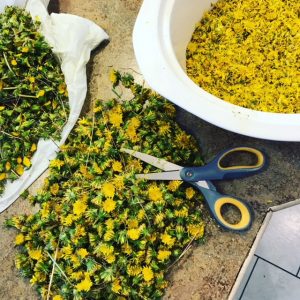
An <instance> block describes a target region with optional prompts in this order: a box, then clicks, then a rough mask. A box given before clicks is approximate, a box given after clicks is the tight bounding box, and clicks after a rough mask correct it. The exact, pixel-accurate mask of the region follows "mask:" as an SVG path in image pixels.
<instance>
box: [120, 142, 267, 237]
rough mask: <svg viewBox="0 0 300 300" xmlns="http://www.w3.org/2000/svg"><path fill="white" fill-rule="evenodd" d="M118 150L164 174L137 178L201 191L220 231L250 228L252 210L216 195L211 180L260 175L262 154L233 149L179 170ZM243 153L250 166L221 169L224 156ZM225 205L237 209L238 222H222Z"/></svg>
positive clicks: (143, 155) (239, 230)
mask: <svg viewBox="0 0 300 300" xmlns="http://www.w3.org/2000/svg"><path fill="white" fill-rule="evenodd" d="M121 151H122V152H126V153H128V154H130V155H131V156H134V157H136V158H138V159H140V160H142V161H144V162H146V163H148V164H151V165H153V166H155V167H156V168H159V169H161V170H164V171H165V172H157V173H148V174H137V175H136V178H142V179H148V180H182V181H185V182H187V183H189V184H191V185H192V186H194V187H195V188H196V189H198V190H199V191H201V193H202V194H203V196H204V198H205V200H206V203H207V204H208V207H209V210H210V212H211V214H212V216H213V217H214V219H215V220H216V222H217V223H218V224H219V225H220V226H221V227H222V228H224V229H227V230H230V231H234V232H244V231H247V230H248V229H250V227H251V225H252V221H253V216H254V211H253V209H252V207H251V206H250V205H249V204H248V203H247V202H246V201H244V200H241V199H238V198H235V197H232V196H229V195H223V194H221V193H219V192H218V191H217V189H216V187H215V186H214V185H213V183H212V182H211V181H210V180H226V179H234V178H242V177H247V176H250V175H254V174H256V173H259V172H261V171H262V170H263V169H264V167H265V166H266V156H265V155H264V154H263V152H261V151H259V150H257V149H254V148H251V147H235V148H230V149H227V150H224V151H222V152H220V153H219V154H217V155H216V156H215V157H214V159H213V160H212V161H210V162H209V163H208V164H206V165H204V166H201V167H182V166H179V165H176V164H174V163H171V162H168V161H166V160H164V159H161V158H157V157H155V156H152V155H149V154H145V153H142V152H138V151H134V150H130V149H125V148H122V149H121ZM242 153H243V154H245V153H246V154H247V155H251V156H253V157H255V160H256V161H255V162H254V163H250V164H249V165H248V164H247V165H238V166H236V165H233V166H232V165H230V166H224V161H225V160H226V157H227V159H228V156H229V155H232V154H233V155H237V154H242ZM226 204H229V205H233V206H234V207H236V208H237V209H238V210H239V212H240V216H241V217H240V220H239V221H238V222H237V223H235V224H231V223H230V222H228V221H226V220H225V218H224V216H223V214H222V211H221V209H222V207H223V206H224V205H226Z"/></svg>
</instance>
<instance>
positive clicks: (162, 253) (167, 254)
mask: <svg viewBox="0 0 300 300" xmlns="http://www.w3.org/2000/svg"><path fill="white" fill-rule="evenodd" d="M170 255H171V251H169V250H159V251H158V255H157V259H158V260H159V261H165V260H166V259H168V258H169V257H170Z"/></svg>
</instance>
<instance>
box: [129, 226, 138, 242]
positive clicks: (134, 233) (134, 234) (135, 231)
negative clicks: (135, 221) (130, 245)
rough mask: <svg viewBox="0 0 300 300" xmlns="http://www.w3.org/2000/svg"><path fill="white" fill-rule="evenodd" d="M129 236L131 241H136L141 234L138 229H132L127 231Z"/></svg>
mask: <svg viewBox="0 0 300 300" xmlns="http://www.w3.org/2000/svg"><path fill="white" fill-rule="evenodd" d="M127 235H128V237H129V238H130V239H132V240H134V241H135V240H137V239H138V238H139V237H140V235H141V232H140V230H139V229H137V228H132V229H129V230H127Z"/></svg>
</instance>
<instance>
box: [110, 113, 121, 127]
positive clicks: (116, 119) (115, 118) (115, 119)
mask: <svg viewBox="0 0 300 300" xmlns="http://www.w3.org/2000/svg"><path fill="white" fill-rule="evenodd" d="M108 120H109V123H110V124H112V125H113V126H115V127H117V128H120V127H121V124H122V123H123V115H122V113H119V112H115V111H111V112H110V113H109V114H108Z"/></svg>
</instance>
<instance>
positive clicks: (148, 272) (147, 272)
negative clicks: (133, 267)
mask: <svg viewBox="0 0 300 300" xmlns="http://www.w3.org/2000/svg"><path fill="white" fill-rule="evenodd" d="M143 277H144V280H145V281H147V282H148V281H151V280H152V279H153V277H154V274H153V271H152V269H151V268H150V267H144V268H143Z"/></svg>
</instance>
